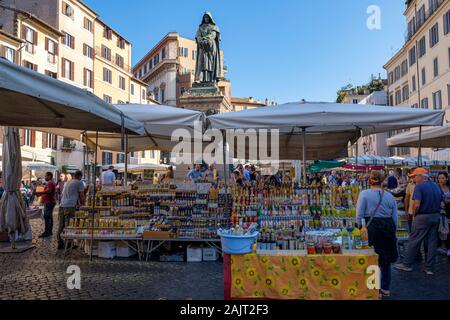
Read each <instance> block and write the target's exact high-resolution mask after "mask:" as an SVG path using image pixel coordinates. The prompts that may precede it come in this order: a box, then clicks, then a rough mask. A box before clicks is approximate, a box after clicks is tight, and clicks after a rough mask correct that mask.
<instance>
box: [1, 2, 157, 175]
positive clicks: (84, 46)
mask: <svg viewBox="0 0 450 320" xmlns="http://www.w3.org/2000/svg"><path fill="white" fill-rule="evenodd" d="M0 5H3V6H6V7H12V8H14V9H15V10H16V12H17V11H20V12H22V15H18V14H17V13H16V14H14V12H15V11H11V10H5V14H3V13H2V14H0V19H1V20H0V24H1V23H3V22H4V20H8V21H13V17H14V15H18V16H19V17H22V16H23V17H24V19H25V22H24V23H23V24H22V23H20V22H19V23H15V24H14V23H11V24H10V27H9V24H6V23H3V25H4V26H8V27H9V29H8V30H6V31H4V32H3V33H4V34H6V33H8V35H10V36H13V37H14V34H17V38H23V39H24V40H23V41H24V49H22V50H19V49H20V47H19V45H18V44H17V43H16V42H14V41H13V39H10V38H11V37H10V36H9V37H7V36H5V35H3V36H2V35H1V34H0V37H2V39H5V38H7V39H8V41H9V42H10V43H12V44H8V49H7V48H6V46H4V48H5V49H4V50H2V51H1V52H0V53H3V52H4V54H2V55H4V56H6V55H7V56H8V57H13V56H14V57H13V58H14V59H15V60H18V63H20V64H22V65H24V66H27V67H29V68H31V69H34V70H36V71H39V72H42V73H46V74H48V75H49V76H52V77H55V78H58V79H60V80H62V81H65V82H67V83H69V84H71V85H75V86H78V87H80V88H83V89H85V90H88V91H91V92H93V93H94V94H95V95H97V96H98V97H99V98H101V99H103V100H105V101H107V102H109V103H113V104H121V103H138V104H146V103H148V100H147V85H146V83H144V82H142V81H140V80H139V79H136V78H134V77H133V74H132V73H131V67H130V65H131V50H132V45H131V43H130V42H129V41H127V40H126V39H125V38H124V37H122V36H121V35H120V34H119V33H118V32H116V31H115V30H113V29H112V28H110V27H109V26H108V25H107V24H106V23H105V22H104V21H102V20H101V19H99V16H98V14H97V13H96V12H94V11H93V10H92V9H91V8H90V7H88V6H87V5H86V4H84V3H83V2H82V1H79V0H39V1H37V0H3V1H2V3H1V4H0ZM30 17H33V19H31V18H30ZM38 22H41V23H40V24H39V23H38ZM36 23H38V24H37V25H36ZM30 24H31V25H30ZM22 25H23V26H24V28H25V29H24V30H25V31H22ZM27 28H30V29H32V31H28V29H27ZM16 29H17V30H16ZM38 29H39V30H38ZM41 29H42V30H41ZM44 29H46V30H47V31H48V30H51V31H52V32H53V33H55V35H52V36H49V35H47V33H48V32H47V33H45V34H44V32H43V30H44ZM34 31H36V33H34ZM22 33H23V36H22ZM33 37H35V38H33ZM42 37H48V38H49V39H50V41H52V42H49V41H48V40H46V39H41V38H42ZM19 40H20V39H19ZM13 47H14V48H16V49H17V50H16V52H18V53H17V54H15V53H14V52H13V51H12V50H14V48H13ZM2 48H3V47H2ZM9 48H10V49H12V50H10V49H9ZM28 51H31V52H28ZM50 52H54V57H53V56H51V55H50ZM19 56H20V58H19ZM23 136H24V138H23V140H24V141H25V144H29V146H28V147H30V148H32V146H36V147H33V148H35V149H39V148H40V146H41V144H42V146H44V145H49V146H51V148H50V147H48V148H45V149H44V150H45V151H46V152H47V153H49V152H51V157H50V156H49V155H47V154H45V153H44V155H42V156H41V155H40V154H41V153H42V152H41V151H40V150H33V152H34V153H33V157H34V158H33V159H35V160H39V161H46V162H49V163H54V164H56V165H58V167H63V166H70V167H74V168H77V169H81V168H82V167H83V166H84V164H85V160H84V154H85V152H87V151H88V150H86V149H85V146H84V144H83V143H81V142H79V141H74V140H71V139H68V138H64V137H56V136H52V135H47V134H40V133H35V132H33V131H32V130H24V133H23ZM37 146H39V148H38V147H37ZM26 151H27V150H24V152H23V154H24V155H27V152H26ZM90 155H91V157H92V155H93V153H92V152H91V153H90ZM140 155H141V156H142V155H143V154H142V153H141V154H140ZM144 155H146V157H145V158H144V160H143V161H145V162H146V163H149V162H151V161H153V160H152V158H151V157H150V156H151V155H152V153H151V152H149V153H148V154H147V153H145V154H144ZM155 158H157V157H155ZM44 159H46V160H44ZM140 159H141V158H140V156H139V155H138V154H136V155H135V156H134V155H132V157H131V160H130V161H131V163H139V161H140ZM97 160H98V161H99V163H102V164H109V163H110V162H111V163H113V164H114V163H117V162H123V160H124V155H122V154H119V153H116V152H109V151H103V150H99V152H98V159H97Z"/></svg>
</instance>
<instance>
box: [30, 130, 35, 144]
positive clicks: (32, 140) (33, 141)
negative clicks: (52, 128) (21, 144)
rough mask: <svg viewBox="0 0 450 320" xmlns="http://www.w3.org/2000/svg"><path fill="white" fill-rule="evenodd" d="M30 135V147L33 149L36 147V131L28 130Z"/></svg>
mask: <svg viewBox="0 0 450 320" xmlns="http://www.w3.org/2000/svg"><path fill="white" fill-rule="evenodd" d="M30 133H31V147H32V148H35V147H36V131H34V130H30Z"/></svg>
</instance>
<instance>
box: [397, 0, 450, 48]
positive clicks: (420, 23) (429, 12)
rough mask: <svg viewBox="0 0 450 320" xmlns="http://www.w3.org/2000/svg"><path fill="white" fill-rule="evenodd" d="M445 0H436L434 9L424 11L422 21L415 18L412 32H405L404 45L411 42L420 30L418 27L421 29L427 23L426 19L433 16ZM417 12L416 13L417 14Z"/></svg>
mask: <svg viewBox="0 0 450 320" xmlns="http://www.w3.org/2000/svg"><path fill="white" fill-rule="evenodd" d="M445 1H446V0H438V1H437V4H436V7H434V8H428V10H426V11H425V16H424V17H423V19H418V16H415V19H416V24H415V27H414V30H407V31H406V32H405V43H406V42H408V41H409V40H411V38H412V37H413V36H414V35H415V34H416V33H417V32H418V31H419V30H420V27H422V26H423V25H424V24H425V22H427V21H428V19H429V18H430V17H431V16H433V14H434V13H435V12H436V11H437V10H438V9H439V8H440V6H441V5H442V4H443V3H444V2H445ZM418 12H419V11H417V13H418Z"/></svg>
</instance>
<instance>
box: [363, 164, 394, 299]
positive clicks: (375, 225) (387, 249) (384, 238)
mask: <svg viewBox="0 0 450 320" xmlns="http://www.w3.org/2000/svg"><path fill="white" fill-rule="evenodd" d="M383 181H384V174H383V173H382V172H381V171H372V172H371V173H370V178H369V184H370V189H369V190H365V191H362V192H361V194H360V196H359V198H358V203H357V205H356V213H357V221H358V223H359V224H360V225H362V220H363V219H364V222H365V224H366V226H367V229H368V233H369V245H371V246H373V247H374V248H375V252H376V253H377V254H378V256H379V258H378V263H379V266H380V271H381V289H380V294H381V295H382V296H389V295H390V291H389V290H390V284H391V265H392V263H394V262H396V261H397V259H398V252H397V238H396V235H395V232H396V228H397V217H398V212H397V203H396V201H395V199H394V197H393V196H392V194H390V193H388V192H385V191H384V190H383V189H382V184H383Z"/></svg>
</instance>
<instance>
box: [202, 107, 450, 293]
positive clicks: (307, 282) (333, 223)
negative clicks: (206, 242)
mask: <svg viewBox="0 0 450 320" xmlns="http://www.w3.org/2000/svg"><path fill="white" fill-rule="evenodd" d="M442 117H443V113H442V112H439V111H429V110H415V109H410V108H395V110H393V109H392V108H389V107H379V106H373V107H372V106H370V107H367V108H359V107H355V106H354V105H348V106H347V105H344V106H343V105H342V104H320V103H317V104H311V103H301V104H295V103H292V104H286V105H281V106H277V107H267V108H259V109H254V110H247V111H242V112H236V113H228V114H221V115H214V116H210V117H208V122H209V123H210V127H211V128H214V129H219V130H227V129H236V128H242V129H278V130H279V131H280V136H283V135H285V136H287V137H289V136H290V138H289V139H287V140H283V143H280V150H283V149H288V148H289V144H290V143H291V144H293V145H295V143H298V141H300V146H301V149H300V150H301V153H302V162H303V164H304V165H305V163H306V160H317V159H320V158H316V157H315V155H317V152H316V154H314V152H309V153H308V148H309V146H314V148H315V149H316V150H318V149H320V148H321V147H328V146H326V139H327V137H329V138H330V139H331V138H332V139H336V134H337V133H340V134H343V133H346V134H348V136H347V140H346V141H343V143H340V144H339V143H338V144H337V143H335V144H334V148H335V149H334V151H335V153H338V152H339V148H346V146H347V142H348V141H352V142H355V141H356V140H357V139H358V138H359V137H360V136H361V135H367V134H372V133H378V132H385V131H389V130H392V129H398V128H409V127H416V126H421V125H439V124H440V123H441V121H442ZM318 135H319V136H321V138H322V141H324V142H325V143H324V144H321V143H317V142H316V143H314V144H313V143H311V142H310V141H311V139H310V137H316V138H317V137H318ZM344 140H345V139H344ZM298 146H299V145H297V147H298ZM336 148H337V149H336ZM293 149H294V152H295V151H297V154H300V153H299V152H298V151H299V150H298V148H297V150H295V147H294V148H293ZM319 151H320V150H319ZM327 151H328V152H329V151H330V150H329V149H328V150H327ZM283 156H284V154H283V152H282V151H280V158H282V157H283ZM330 158H337V157H330ZM322 159H324V158H322ZM325 159H326V158H325ZM357 163H358V162H357ZM303 174H304V175H305V174H306V170H304V171H303ZM304 178H305V176H304ZM305 181H306V179H304V180H303V184H302V185H300V186H295V185H293V186H290V185H287V186H286V185H285V186H282V187H281V190H277V189H275V190H274V189H271V188H270V187H269V188H263V190H254V189H253V190H252V189H247V190H245V189H241V190H237V191H234V192H233V197H234V201H233V211H232V225H233V228H232V229H229V230H225V229H223V230H220V231H219V234H220V235H221V239H222V248H223V250H224V252H225V253H226V254H225V255H224V282H225V283H224V288H225V297H226V298H228V299H248V298H256V299H257V298H266V299H267V298H269V299H338V300H340V299H343V300H351V299H378V291H377V290H375V289H376V280H377V279H378V275H377V274H376V270H377V265H378V256H377V255H376V254H375V253H374V251H373V249H371V248H369V247H368V235H367V229H366V228H365V227H363V228H362V229H361V230H360V229H359V228H355V227H354V226H355V223H356V222H357V221H355V209H354V206H355V204H356V201H357V198H358V194H359V192H360V190H362V187H356V188H354V187H353V188H352V187H348V188H342V187H338V188H332V187H324V188H322V189H314V188H310V187H309V186H307V185H305ZM255 199H257V200H255ZM255 229H256V230H257V231H255ZM255 240H256V244H255V243H254V242H255Z"/></svg>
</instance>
